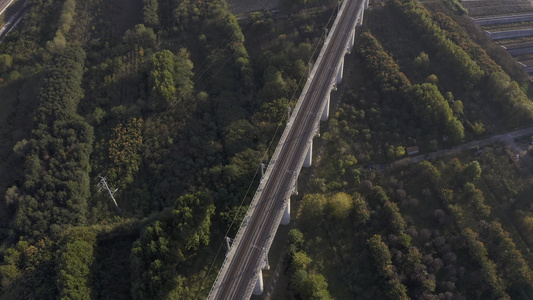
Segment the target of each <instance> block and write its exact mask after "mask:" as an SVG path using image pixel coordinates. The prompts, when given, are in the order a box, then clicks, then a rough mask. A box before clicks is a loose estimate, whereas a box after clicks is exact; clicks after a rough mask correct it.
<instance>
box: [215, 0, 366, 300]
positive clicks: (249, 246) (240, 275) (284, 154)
mask: <svg viewBox="0 0 533 300" xmlns="http://www.w3.org/2000/svg"><path fill="white" fill-rule="evenodd" d="M345 1H346V3H345V5H347V7H346V8H345V12H344V14H343V15H342V16H341V19H340V20H339V22H338V24H337V28H336V30H335V31H334V32H331V33H330V34H331V35H332V36H331V38H330V41H329V43H328V44H327V45H326V47H327V48H326V50H325V52H324V53H325V55H324V57H323V58H322V63H321V64H320V66H318V69H317V72H316V74H315V76H314V77H313V78H312V79H311V80H312V82H311V84H310V88H309V92H308V93H307V95H306V96H305V98H304V100H303V103H302V106H301V108H300V111H299V113H298V115H297V116H296V117H295V119H294V123H293V125H292V127H291V129H290V132H289V134H288V136H287V139H286V142H285V143H284V144H283V145H282V150H281V152H280V153H279V156H278V159H277V161H276V162H275V165H274V167H273V169H272V172H271V174H270V176H269V177H268V178H267V179H266V180H267V182H266V183H265V186H264V189H263V191H262V193H261V198H260V199H259V201H258V202H257V206H256V208H255V210H254V212H253V215H252V217H251V218H250V220H249V222H248V224H247V225H246V227H245V230H244V233H243V235H242V238H241V240H240V241H239V244H238V246H239V247H238V248H237V249H235V250H234V251H235V253H234V255H233V259H231V261H229V262H228V264H229V265H228V269H227V272H225V274H224V276H222V277H220V278H219V279H218V280H217V283H218V284H217V285H216V286H215V287H214V290H213V291H212V293H211V295H210V299H231V300H233V299H245V298H247V297H249V294H248V293H247V290H248V291H249V287H250V286H253V285H255V281H254V275H255V274H256V272H258V271H259V268H260V267H261V266H262V263H263V262H262V261H261V258H262V257H264V256H263V254H264V251H265V250H264V249H266V248H267V246H270V245H267V242H268V240H269V239H270V237H271V234H273V232H274V233H275V231H276V230H275V229H276V228H277V226H278V224H277V222H276V220H277V217H278V216H279V214H280V211H281V210H283V209H284V206H283V204H284V200H285V199H286V198H287V197H288V196H290V193H291V192H292V186H290V182H291V179H292V177H293V176H294V175H293V174H295V173H298V172H296V170H297V169H298V168H300V167H301V158H302V157H303V156H305V155H306V152H307V148H308V145H309V144H308V142H309V140H311V139H312V137H313V136H314V134H315V128H314V127H315V125H314V124H315V122H316V120H317V118H319V117H320V114H321V111H319V110H320V107H321V105H322V104H323V101H324V99H325V98H326V97H327V96H328V93H329V92H330V90H331V84H332V80H333V78H335V77H336V73H335V72H336V67H337V65H338V64H339V61H340V60H341V59H342V58H343V57H344V55H345V52H346V48H345V46H346V42H347V40H348V39H349V37H350V34H351V31H352V29H353V28H354V27H355V24H354V23H355V21H356V15H357V11H358V9H359V7H360V5H362V1H360V0H345ZM273 229H274V230H273Z"/></svg>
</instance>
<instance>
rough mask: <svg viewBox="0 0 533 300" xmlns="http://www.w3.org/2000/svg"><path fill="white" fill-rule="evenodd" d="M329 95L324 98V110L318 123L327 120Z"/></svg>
mask: <svg viewBox="0 0 533 300" xmlns="http://www.w3.org/2000/svg"><path fill="white" fill-rule="evenodd" d="M330 98H331V96H330V94H329V93H328V95H327V96H326V106H325V107H324V110H323V111H322V116H321V117H320V121H327V120H328V118H329V102H330Z"/></svg>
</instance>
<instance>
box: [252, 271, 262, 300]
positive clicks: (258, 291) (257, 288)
mask: <svg viewBox="0 0 533 300" xmlns="http://www.w3.org/2000/svg"><path fill="white" fill-rule="evenodd" d="M263 289H264V288H263V269H262V268H260V269H259V276H257V281H256V282H255V286H254V291H253V293H254V295H261V294H262V293H263Z"/></svg>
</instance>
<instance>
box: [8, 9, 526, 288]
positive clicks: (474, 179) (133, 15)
mask: <svg viewBox="0 0 533 300" xmlns="http://www.w3.org/2000/svg"><path fill="white" fill-rule="evenodd" d="M451 3H452V5H450V3H448V2H446V3H440V2H438V3H432V4H429V5H428V6H429V8H430V9H429V10H428V9H426V8H424V7H422V6H421V5H420V4H418V3H417V2H415V1H413V0H388V1H385V2H380V3H376V4H375V5H373V7H372V9H371V10H369V11H368V12H367V13H366V14H365V25H364V26H363V27H362V28H359V29H358V30H357V41H356V46H355V49H354V51H353V53H352V55H351V57H353V58H352V60H351V62H349V63H348V62H347V66H346V70H347V71H346V77H345V83H344V86H345V87H341V89H340V90H339V92H340V93H341V98H340V102H339V103H337V106H338V107H337V108H336V109H335V112H334V114H332V118H331V120H330V121H328V123H327V125H326V126H327V127H326V130H324V131H322V137H321V143H319V144H321V145H322V150H321V151H320V152H319V153H321V154H319V156H320V157H317V160H316V161H317V162H318V164H317V168H316V172H315V173H314V175H313V176H312V177H306V176H308V174H306V173H304V176H302V179H301V180H307V182H309V184H306V183H304V184H302V188H301V189H300V191H301V193H300V197H301V199H295V200H296V201H294V202H293V203H295V205H296V207H297V208H298V210H293V211H298V213H295V214H294V215H295V216H298V218H297V220H295V222H293V224H295V225H291V226H294V228H293V229H292V230H290V232H289V233H288V236H287V237H284V236H282V237H281V238H282V239H288V241H289V246H288V247H287V255H286V257H287V261H286V265H285V268H284V269H283V272H282V273H283V274H284V275H282V277H283V278H284V279H283V280H281V282H282V283H280V288H279V291H277V292H276V293H279V296H278V298H280V299H283V298H286V299H331V298H336V299H353V298H358V299H359V298H361V299H383V298H389V299H407V298H414V299H471V298H479V299H486V298H505V299H510V298H512V299H520V298H522V299H529V298H532V297H533V287H532V285H531V284H532V282H533V272H532V269H533V257H532V256H531V254H530V250H529V249H530V247H533V239H532V238H531V234H533V210H532V206H531V199H530V197H528V196H527V195H530V193H531V179H532V178H533V177H532V176H531V173H530V167H528V166H527V165H526V166H522V165H519V164H518V163H516V162H515V161H513V160H512V158H511V157H512V155H511V154H510V151H509V149H507V148H506V147H505V145H502V144H495V145H492V146H490V147H486V148H483V149H478V151H476V152H474V151H470V152H468V153H462V154H461V155H459V156H458V157H446V158H444V159H442V160H438V161H433V162H427V161H424V162H422V163H419V164H412V165H411V164H409V163H408V161H407V162H405V161H402V162H400V163H395V162H396V161H397V160H399V159H402V158H404V157H405V156H406V147H409V146H413V145H418V146H420V149H421V151H423V152H430V151H435V150H438V149H443V148H447V147H452V146H454V145H458V144H461V143H464V142H467V141H470V140H472V139H476V138H482V137H484V136H487V135H489V134H493V133H498V132H504V131H506V130H509V129H511V128H514V127H517V126H526V125H528V124H530V123H531V121H533V104H532V103H531V101H530V98H531V95H530V93H531V88H530V83H529V82H528V80H527V78H526V77H525V76H524V74H523V73H521V72H520V70H517V69H516V68H515V66H513V65H509V64H508V60H506V59H502V55H501V53H499V52H498V51H497V50H494V49H493V48H490V47H488V46H487V44H488V43H487V42H486V41H484V40H482V39H481V40H476V41H477V42H479V43H481V44H483V47H481V46H479V44H478V43H476V42H474V41H473V40H472V38H471V37H470V36H469V35H468V34H467V33H466V32H465V31H464V29H463V27H461V25H464V24H465V22H466V21H465V18H464V16H462V14H464V11H463V10H461V9H458V8H461V6H460V3H458V2H457V3H455V2H451ZM450 7H451V8H452V9H451V10H449V8H450ZM454 7H455V9H454ZM280 10H281V13H273V12H254V13H251V14H249V15H248V16H246V18H243V19H241V20H240V21H237V18H236V17H235V16H234V15H232V14H231V13H230V12H229V11H228V7H227V4H226V3H225V1H224V0H210V1H196V0H135V1H132V0H87V1H79V0H29V10H28V12H27V14H26V15H25V16H24V18H23V20H22V22H21V23H20V25H19V26H18V27H17V28H16V29H15V30H14V31H12V32H11V33H10V34H9V35H8V36H7V37H6V39H5V40H4V41H3V42H2V43H1V44H0V78H1V79H2V80H0V124H1V125H0V133H1V139H2V141H3V143H0V156H2V157H3V158H4V159H3V160H2V161H1V162H0V171H1V174H2V177H0V199H1V201H0V240H1V244H0V299H57V298H59V299H100V298H102V299H131V298H133V299H198V298H205V296H206V295H207V293H208V291H209V288H210V285H211V283H212V281H213V280H214V278H215V277H216V273H217V268H218V267H219V266H220V264H221V262H222V260H223V251H224V248H223V247H222V246H221V245H222V243H223V238H224V236H225V235H229V236H233V235H234V234H235V232H236V229H237V227H238V224H239V223H240V220H242V217H243V215H244V213H245V211H246V209H247V206H246V205H247V204H248V202H249V201H250V200H251V197H252V196H253V192H254V191H255V188H256V186H257V184H258V180H259V175H258V174H260V173H259V172H260V164H261V162H265V163H266V162H268V159H269V156H270V155H271V154H272V152H273V150H274V148H275V146H276V142H277V139H278V138H279V136H280V134H281V131H282V130H283V128H284V125H285V122H286V118H287V108H288V107H290V106H293V105H294V104H295V101H296V99H297V98H298V96H299V91H300V90H301V88H302V87H303V84H304V83H305V79H306V77H307V74H308V71H309V70H308V67H309V65H310V64H309V62H312V61H313V59H314V58H316V55H317V54H318V50H319V49H320V46H321V43H322V41H323V37H324V33H325V31H324V28H326V27H329V26H331V22H332V20H333V18H334V17H335V10H336V1H327V0H309V1H299V0H295V1H285V2H284V3H283V7H281V9H280ZM442 12H445V13H442ZM384 20H385V21H384ZM393 24H396V25H393ZM397 24H401V26H398V25H397ZM459 24H461V25H459ZM391 26H393V28H397V30H390V28H391ZM468 30H469V32H470V33H472V32H475V29H474V30H473V31H472V28H469V29H468ZM503 57H504V58H505V56H503ZM348 64H350V66H349V67H348ZM508 74H511V75H508ZM101 178H105V179H106V184H107V185H108V186H109V187H110V189H111V191H112V192H113V193H114V194H113V195H114V198H115V199H116V205H115V203H114V201H113V199H111V197H110V192H109V191H108V190H106V189H105V188H104V185H103V184H102V181H101ZM528 193H529V194H528ZM302 195H303V196H302ZM295 219H296V217H295ZM221 247H222V248H221ZM220 249H222V250H220ZM220 251H222V252H220ZM217 253H218V255H217ZM266 274H267V276H268V272H266Z"/></svg>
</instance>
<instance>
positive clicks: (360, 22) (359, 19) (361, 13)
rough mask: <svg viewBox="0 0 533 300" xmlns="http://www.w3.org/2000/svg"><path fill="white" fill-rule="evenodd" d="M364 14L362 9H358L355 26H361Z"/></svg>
mask: <svg viewBox="0 0 533 300" xmlns="http://www.w3.org/2000/svg"><path fill="white" fill-rule="evenodd" d="M365 5H366V6H368V4H367V2H366V1H365ZM364 14H365V10H364V9H360V10H359V15H358V16H357V25H356V26H362V25H363V16H364Z"/></svg>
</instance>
